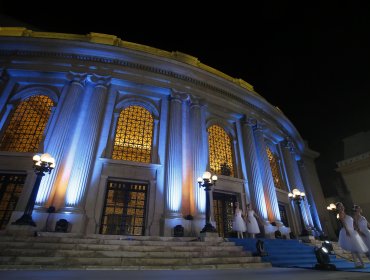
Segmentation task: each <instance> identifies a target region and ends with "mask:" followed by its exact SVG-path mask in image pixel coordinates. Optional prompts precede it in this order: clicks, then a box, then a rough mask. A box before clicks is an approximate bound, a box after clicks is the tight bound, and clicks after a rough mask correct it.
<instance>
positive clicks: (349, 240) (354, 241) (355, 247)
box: [338, 215, 368, 253]
mask: <svg viewBox="0 0 370 280" xmlns="http://www.w3.org/2000/svg"><path fill="white" fill-rule="evenodd" d="M342 222H343V223H345V226H346V228H347V230H348V232H349V234H350V236H348V235H347V234H346V230H345V228H344V227H343V228H342V229H341V230H340V232H339V239H338V243H339V246H340V247H341V248H342V249H344V250H346V251H350V252H352V253H366V252H367V251H368V248H367V247H366V245H365V243H364V242H363V241H362V239H361V237H360V235H359V234H358V232H357V231H356V230H355V229H354V228H353V219H352V217H351V216H348V215H345V217H344V219H343V221H342Z"/></svg>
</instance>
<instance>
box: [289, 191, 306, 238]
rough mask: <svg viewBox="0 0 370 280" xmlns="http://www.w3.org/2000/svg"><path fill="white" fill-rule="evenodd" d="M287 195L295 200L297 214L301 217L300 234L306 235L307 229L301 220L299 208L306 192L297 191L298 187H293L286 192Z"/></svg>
mask: <svg viewBox="0 0 370 280" xmlns="http://www.w3.org/2000/svg"><path fill="white" fill-rule="evenodd" d="M288 197H289V198H290V199H291V200H293V201H295V202H297V205H298V209H299V216H300V218H301V227H302V232H301V236H307V235H309V234H308V230H307V229H306V227H305V225H304V222H303V215H302V209H301V201H302V200H304V199H305V197H306V194H305V193H304V192H301V191H299V190H298V189H294V190H293V191H292V192H290V193H289V194H288Z"/></svg>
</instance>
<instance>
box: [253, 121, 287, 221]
mask: <svg viewBox="0 0 370 280" xmlns="http://www.w3.org/2000/svg"><path fill="white" fill-rule="evenodd" d="M254 136H255V139H256V144H257V150H258V155H259V159H260V161H259V162H260V168H261V175H262V176H261V177H262V182H263V191H264V194H265V201H266V206H267V213H268V217H269V220H270V221H272V222H276V224H277V225H278V226H281V225H282V224H283V223H282V222H281V218H280V211H279V205H278V200H277V196H276V189H275V184H274V178H273V177H272V172H271V166H270V161H269V159H268V157H267V152H266V143H265V138H264V136H263V128H262V126H261V125H257V126H256V127H255V133H254Z"/></svg>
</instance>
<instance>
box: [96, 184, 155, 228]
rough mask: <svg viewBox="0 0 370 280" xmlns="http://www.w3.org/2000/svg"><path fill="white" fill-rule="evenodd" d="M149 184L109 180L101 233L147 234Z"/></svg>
mask: <svg viewBox="0 0 370 280" xmlns="http://www.w3.org/2000/svg"><path fill="white" fill-rule="evenodd" d="M147 191H148V184H143V183H133V182H118V181H108V183H107V192H106V197H105V206H104V210H103V216H102V219H101V226H100V233H101V234H118V235H145V224H146V221H145V217H146V204H147Z"/></svg>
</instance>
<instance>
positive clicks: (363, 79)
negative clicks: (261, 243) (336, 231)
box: [0, 1, 370, 193]
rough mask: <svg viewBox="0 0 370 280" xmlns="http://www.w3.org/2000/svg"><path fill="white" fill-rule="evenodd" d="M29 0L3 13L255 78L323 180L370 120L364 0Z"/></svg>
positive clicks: (368, 17) (369, 29) (369, 46)
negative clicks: (96, 1)
mask: <svg viewBox="0 0 370 280" xmlns="http://www.w3.org/2000/svg"><path fill="white" fill-rule="evenodd" d="M29 2H30V3H29V4H28V3H22V6H23V8H22V11H23V12H19V9H16V8H15V6H16V5H18V4H19V3H18V4H17V2H15V1H14V3H3V4H1V5H2V6H0V13H2V14H3V15H7V16H11V17H12V18H15V19H18V20H21V21H23V22H26V23H28V24H30V25H32V26H34V27H36V28H39V29H41V30H45V31H53V32H65V33H77V34H87V33H89V32H99V33H106V34H112V35H116V36H118V37H120V38H121V39H123V40H126V41H131V42H136V43H140V44H145V45H149V46H152V47H157V48H160V49H164V50H168V51H176V50H177V51H180V52H183V53H187V54H190V55H192V56H195V57H197V58H198V59H199V60H200V61H201V62H203V63H205V64H207V65H209V66H212V67H214V68H216V69H218V70H220V71H222V72H224V73H226V74H228V75H230V76H232V77H235V78H242V79H243V80H245V81H247V82H249V83H250V84H252V85H253V86H254V88H255V90H256V91H257V92H258V93H259V94H260V95H262V96H263V97H265V98H266V99H267V100H268V101H269V102H270V103H271V104H273V105H275V106H278V107H279V108H280V109H281V110H282V111H283V112H284V113H285V115H286V116H287V117H288V118H289V119H290V120H291V121H292V122H293V124H294V125H295V126H296V128H297V129H298V131H299V132H300V133H301V135H302V137H303V138H304V139H306V140H307V141H308V142H309V145H310V147H311V148H312V149H313V150H316V151H318V152H319V153H320V154H321V156H320V158H319V159H318V160H317V166H318V170H319V174H320V178H321V179H322V181H321V183H322V184H323V187H324V188H326V189H330V182H327V180H326V179H325V177H330V176H329V175H330V174H331V175H332V174H333V173H334V172H333V169H334V168H335V167H336V164H335V163H336V162H337V161H339V160H341V159H342V157H343V152H342V149H343V148H342V142H341V139H342V138H343V137H346V136H350V135H352V134H355V133H358V132H361V131H368V130H370V122H369V120H370V109H369V105H370V9H369V8H370V4H369V3H368V2H367V1H348V2H349V3H344V4H340V2H336V1H333V2H332V3H331V2H330V1H329V2H327V1H320V2H324V3H320V4H318V5H314V4H313V3H309V4H308V2H307V3H306V4H307V6H305V7H304V8H303V7H298V6H294V5H293V4H292V3H295V2H293V1H292V2H291V3H282V1H271V2H268V3H267V2H262V1H254V2H259V3H260V2H262V3H260V4H256V3H254V4H253V5H251V4H245V3H243V6H240V3H241V1H239V2H240V3H239V4H236V3H234V4H231V2H230V4H225V3H223V4H222V5H221V4H220V5H219V4H216V3H212V2H211V3H212V9H210V7H205V6H204V4H202V5H203V6H194V5H191V3H190V2H174V3H173V5H169V4H167V6H165V7H166V8H164V7H160V6H159V4H158V3H157V2H156V3H153V4H150V6H148V3H150V2H144V3H145V4H144V3H141V4H140V3H139V2H136V3H137V4H130V6H127V3H126V2H121V3H122V5H123V7H122V8H117V7H116V6H115V5H114V4H113V3H117V1H115V2H113V3H111V2H110V1H104V3H106V6H105V7H103V6H101V5H93V4H91V5H86V6H85V7H80V8H78V7H76V6H74V5H68V4H66V2H63V3H64V4H61V6H62V7H56V6H55V4H53V5H54V6H53V7H51V6H50V8H48V6H45V5H41V4H39V5H37V4H35V3H34V2H32V1H29ZM50 3H51V2H50ZM61 3H62V2H61ZM199 3H200V2H199ZM198 5H199V4H198ZM340 5H343V6H340ZM41 6H43V7H44V8H46V9H48V10H49V11H48V12H45V11H42V10H41V8H40V7H41ZM165 9H169V10H168V11H167V12H166V11H165ZM31 11H33V12H32V13H31ZM3 22H4V20H3V21H2V22H1V23H2V25H3V26H4V23H3ZM34 29H35V28H34ZM329 193H330V192H329Z"/></svg>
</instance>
